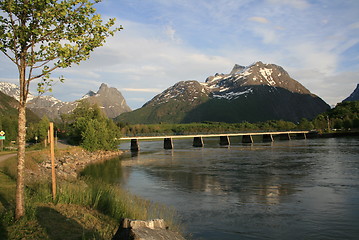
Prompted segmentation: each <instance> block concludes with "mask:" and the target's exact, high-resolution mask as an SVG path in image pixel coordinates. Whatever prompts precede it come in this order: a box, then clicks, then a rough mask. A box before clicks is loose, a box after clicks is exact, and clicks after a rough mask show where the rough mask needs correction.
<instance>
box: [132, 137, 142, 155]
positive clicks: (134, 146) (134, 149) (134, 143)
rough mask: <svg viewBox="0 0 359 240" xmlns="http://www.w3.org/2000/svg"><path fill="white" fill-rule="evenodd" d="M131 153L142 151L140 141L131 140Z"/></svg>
mask: <svg viewBox="0 0 359 240" xmlns="http://www.w3.org/2000/svg"><path fill="white" fill-rule="evenodd" d="M131 151H132V152H138V151H140V145H139V144H138V139H131Z"/></svg>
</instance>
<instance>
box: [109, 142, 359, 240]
mask: <svg viewBox="0 0 359 240" xmlns="http://www.w3.org/2000/svg"><path fill="white" fill-rule="evenodd" d="M231 140H232V145H231V146H230V147H220V146H219V140H218V139H205V142H204V144H205V146H204V147H203V148H193V147H192V146H191V145H192V141H191V140H175V141H174V149H173V150H163V149H162V146H163V142H140V147H141V151H140V153H139V154H138V155H135V156H128V158H127V159H125V160H122V161H123V162H124V164H123V165H124V166H123V167H122V170H121V177H119V178H118V179H117V180H115V181H119V182H120V183H121V185H122V186H123V187H125V188H126V189H128V190H129V191H130V192H132V193H134V194H136V195H139V196H141V197H143V198H146V199H149V200H151V201H154V202H159V203H164V204H166V205H168V206H173V207H174V208H175V209H176V210H177V211H178V214H179V217H180V219H181V221H182V223H183V224H184V226H185V231H186V233H188V234H190V235H191V236H192V239H359V139H358V138H329V139H308V140H291V141H275V142H273V143H254V144H251V145H243V144H240V141H239V140H238V141H237V140H236V139H235V138H233V139H231ZM236 141H237V142H236ZM121 148H123V149H126V150H127V149H129V146H128V145H127V144H123V145H121ZM107 177H108V176H107ZM114 177H116V174H114Z"/></svg>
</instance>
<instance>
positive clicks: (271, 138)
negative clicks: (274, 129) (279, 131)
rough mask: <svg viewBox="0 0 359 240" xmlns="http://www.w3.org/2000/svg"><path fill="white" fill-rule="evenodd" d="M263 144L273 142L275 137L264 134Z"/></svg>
mask: <svg viewBox="0 0 359 240" xmlns="http://www.w3.org/2000/svg"><path fill="white" fill-rule="evenodd" d="M262 141H263V142H273V141H274V140H273V135H272V134H263V140H262Z"/></svg>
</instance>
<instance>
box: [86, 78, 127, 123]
mask: <svg viewBox="0 0 359 240" xmlns="http://www.w3.org/2000/svg"><path fill="white" fill-rule="evenodd" d="M82 99H83V100H85V101H87V102H89V103H91V104H97V105H99V106H100V108H101V109H102V110H103V111H104V112H105V114H106V115H107V116H108V117H109V118H115V117H117V116H118V115H120V114H121V113H124V112H130V111H131V108H130V107H129V106H128V105H127V103H126V100H125V98H124V97H123V96H122V94H121V92H120V91H118V90H117V89H116V88H112V87H108V86H107V85H106V84H104V83H102V84H101V86H100V88H99V90H98V91H97V93H95V92H93V91H89V92H88V93H87V94H86V95H85V96H83V97H82Z"/></svg>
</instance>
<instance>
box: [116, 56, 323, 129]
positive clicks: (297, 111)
mask: <svg viewBox="0 0 359 240" xmlns="http://www.w3.org/2000/svg"><path fill="white" fill-rule="evenodd" d="M328 109H329V105H328V104H326V103H325V102H324V101H323V100H322V99H320V98H319V97H317V96H316V95H314V94H312V93H311V92H310V91H309V90H308V89H306V88H305V87H304V86H302V85H301V84H300V83H299V82H297V81H296V80H294V79H292V78H291V77H290V76H289V74H288V73H287V72H286V71H285V70H284V69H283V68H282V67H280V66H277V65H275V64H264V63H262V62H257V63H254V64H252V65H250V66H247V67H244V66H240V65H237V64H236V65H235V66H234V67H233V69H232V71H231V72H230V73H229V74H216V75H214V76H210V77H208V78H207V80H206V82H205V83H199V82H197V81H181V82H179V83H177V84H175V85H174V86H172V87H170V88H168V89H166V90H165V91H164V92H162V93H161V94H158V95H157V96H155V97H154V98H153V99H152V100H151V101H149V102H148V103H146V104H145V105H144V106H143V107H142V108H140V109H137V110H135V111H133V112H129V113H124V114H122V115H120V116H119V117H118V118H116V120H118V121H123V122H129V123H159V122H168V123H188V122H201V121H219V122H242V121H250V122H257V121H265V120H287V121H293V122H297V121H300V119H302V118H308V119H311V118H314V117H315V116H316V115H318V114H320V113H322V112H324V111H326V110H328Z"/></svg>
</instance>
